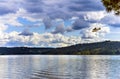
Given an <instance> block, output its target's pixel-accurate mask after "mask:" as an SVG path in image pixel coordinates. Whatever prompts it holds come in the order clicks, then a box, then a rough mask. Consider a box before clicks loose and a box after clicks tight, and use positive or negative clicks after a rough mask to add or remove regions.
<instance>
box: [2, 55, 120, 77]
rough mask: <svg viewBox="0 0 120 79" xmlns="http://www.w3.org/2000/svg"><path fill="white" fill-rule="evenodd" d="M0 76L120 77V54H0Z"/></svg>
mask: <svg viewBox="0 0 120 79" xmlns="http://www.w3.org/2000/svg"><path fill="white" fill-rule="evenodd" d="M0 79H120V56H104V55H93V56H89V55H88V56H84V55H83V56H76V55H70V56H68V55H46V56H44V55H20V56H19V55H18V56H17V55H11V56H8V55H6V56H0Z"/></svg>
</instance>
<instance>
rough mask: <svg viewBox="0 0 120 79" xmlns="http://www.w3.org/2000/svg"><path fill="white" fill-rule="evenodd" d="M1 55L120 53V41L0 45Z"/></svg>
mask: <svg viewBox="0 0 120 79" xmlns="http://www.w3.org/2000/svg"><path fill="white" fill-rule="evenodd" d="M0 54H1V55H119V54H120V42H115V41H105V42H97V43H86V44H77V45H72V46H69V47H63V48H28V47H15V48H6V47H0Z"/></svg>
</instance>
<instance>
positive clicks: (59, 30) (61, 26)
mask: <svg viewBox="0 0 120 79" xmlns="http://www.w3.org/2000/svg"><path fill="white" fill-rule="evenodd" d="M65 31H66V30H65V25H64V22H61V23H58V24H57V26H56V28H55V30H54V31H53V32H52V33H53V34H57V33H61V34H64V33H65Z"/></svg>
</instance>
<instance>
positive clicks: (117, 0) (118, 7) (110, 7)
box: [102, 0, 120, 15]
mask: <svg viewBox="0 0 120 79" xmlns="http://www.w3.org/2000/svg"><path fill="white" fill-rule="evenodd" d="M102 2H103V5H104V6H105V8H106V10H107V12H112V11H114V13H115V14H116V15H120V0H102Z"/></svg>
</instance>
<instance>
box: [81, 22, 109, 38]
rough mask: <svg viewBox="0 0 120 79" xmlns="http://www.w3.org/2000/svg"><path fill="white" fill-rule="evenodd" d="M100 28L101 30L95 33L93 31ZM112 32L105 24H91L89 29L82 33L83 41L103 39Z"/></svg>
mask: <svg viewBox="0 0 120 79" xmlns="http://www.w3.org/2000/svg"><path fill="white" fill-rule="evenodd" d="M95 28H100V29H99V30H97V31H95V32H93V29H95ZM109 32H110V28H109V27H108V26H106V25H104V24H100V23H93V24H90V27H89V28H85V29H83V30H82V31H81V34H82V38H83V39H98V40H99V39H101V38H103V37H104V36H105V34H107V33H109Z"/></svg>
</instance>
